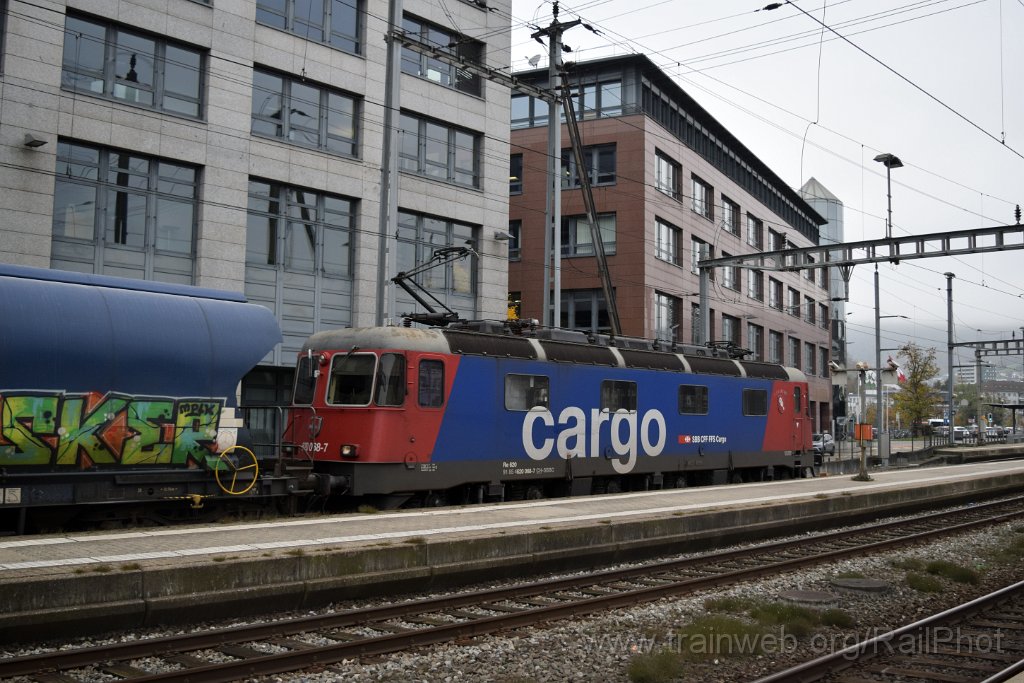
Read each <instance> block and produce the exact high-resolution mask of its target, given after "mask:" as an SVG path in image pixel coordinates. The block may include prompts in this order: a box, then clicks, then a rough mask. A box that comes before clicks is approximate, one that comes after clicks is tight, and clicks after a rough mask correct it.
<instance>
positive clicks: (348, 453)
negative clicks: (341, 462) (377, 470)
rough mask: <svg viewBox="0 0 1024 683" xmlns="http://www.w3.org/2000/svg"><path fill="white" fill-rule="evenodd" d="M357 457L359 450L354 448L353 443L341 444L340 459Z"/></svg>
mask: <svg viewBox="0 0 1024 683" xmlns="http://www.w3.org/2000/svg"><path fill="white" fill-rule="evenodd" d="M358 456H359V449H358V448H356V445H355V444H354V443H343V444H341V457H343V458H355V457H358Z"/></svg>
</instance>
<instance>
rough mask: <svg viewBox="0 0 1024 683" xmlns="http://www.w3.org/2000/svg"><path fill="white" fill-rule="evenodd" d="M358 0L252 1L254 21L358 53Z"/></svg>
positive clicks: (360, 37)
mask: <svg viewBox="0 0 1024 683" xmlns="http://www.w3.org/2000/svg"><path fill="white" fill-rule="evenodd" d="M361 14H362V2H361V1H360V0H256V22H257V23H259V24H263V25H265V26H271V27H273V28H279V29H281V30H283V31H288V32H289V33H294V34H295V35H297V36H299V37H300V38H304V39H306V40H313V41H316V42H318V43H327V44H328V45H330V46H332V47H336V48H338V49H339V50H344V51H345V52H351V53H353V54H360V53H361V52H362V31H361V29H360V20H359V18H360V15H361Z"/></svg>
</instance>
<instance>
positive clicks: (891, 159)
mask: <svg viewBox="0 0 1024 683" xmlns="http://www.w3.org/2000/svg"><path fill="white" fill-rule="evenodd" d="M875 161H877V162H879V163H881V164H883V165H884V166H885V185H886V197H887V199H888V213H887V214H886V220H885V238H886V239H891V238H892V169H894V168H902V167H903V162H902V161H900V158H899V157H897V156H896V155H894V154H889V153H888V152H886V153H884V154H879V155H878V156H876V157H875ZM878 296H879V295H878V263H875V392H876V396H875V401H876V408H875V427H876V429H878V455H879V456H880V457H883V458H885V459H888V456H889V449H888V445H889V444H888V442H886V443H885V446H886V448H885V453H883V452H882V443H883V441H885V439H884V438H883V436H882V416H881V412H882V411H881V407H882V382H881V372H882V370H881V367H882V351H881V348H882V322H881V316H880V315H879V314H878V313H879V310H878V309H879V303H878ZM904 317H905V316H904Z"/></svg>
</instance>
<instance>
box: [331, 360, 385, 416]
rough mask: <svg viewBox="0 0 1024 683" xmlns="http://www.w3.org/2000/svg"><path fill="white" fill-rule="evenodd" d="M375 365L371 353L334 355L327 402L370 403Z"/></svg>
mask: <svg viewBox="0 0 1024 683" xmlns="http://www.w3.org/2000/svg"><path fill="white" fill-rule="evenodd" d="M376 365H377V356H375V355H373V354H372V353H358V354H354V355H353V354H346V355H338V356H335V357H334V358H333V359H332V362H331V381H330V384H329V385H328V386H327V402H328V403H330V404H331V405H342V406H367V405H370V397H371V396H372V392H373V373H374V369H375V367H376Z"/></svg>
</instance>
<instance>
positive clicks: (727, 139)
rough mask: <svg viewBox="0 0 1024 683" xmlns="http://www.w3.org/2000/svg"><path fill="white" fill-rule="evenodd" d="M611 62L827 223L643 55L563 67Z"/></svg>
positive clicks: (542, 73)
mask: <svg viewBox="0 0 1024 683" xmlns="http://www.w3.org/2000/svg"><path fill="white" fill-rule="evenodd" d="M611 65H631V66H633V67H635V68H638V69H640V70H641V71H642V72H643V74H644V75H645V76H646V77H647V78H649V79H650V80H651V82H652V83H655V84H656V85H657V86H658V87H659V88H662V89H664V90H665V91H666V93H670V94H671V96H672V99H673V100H675V101H676V102H677V103H679V105H680V106H681V107H682V108H683V109H684V110H685V111H686V112H687V113H689V114H690V115H691V116H692V117H693V118H694V120H695V121H698V122H699V123H700V124H701V125H703V126H704V127H705V128H707V129H708V131H710V132H711V133H713V134H714V135H715V137H717V138H718V139H719V140H721V141H722V142H723V143H724V144H725V145H726V146H727V147H728V148H729V149H730V150H732V151H733V152H734V153H735V154H736V155H737V156H738V157H739V158H741V159H742V160H743V161H745V162H747V163H748V164H749V165H750V167H751V168H752V169H754V170H755V171H756V172H757V173H759V174H760V175H761V176H763V177H764V178H765V180H767V181H768V183H769V184H770V185H771V186H773V187H774V188H775V189H776V190H778V191H779V193H780V194H782V195H783V196H784V197H786V198H787V199H789V200H790V201H791V202H793V203H794V204H795V205H796V206H797V207H799V208H800V210H801V211H802V212H804V213H806V214H807V215H808V217H809V218H810V219H811V220H812V221H813V222H814V223H816V224H817V225H824V224H825V223H828V220H827V219H826V218H823V217H822V216H821V214H819V213H818V212H817V211H816V210H815V209H814V207H812V206H810V205H809V204H808V203H807V202H806V201H805V200H804V198H803V197H801V196H800V194H799V193H798V192H797V191H796V190H795V189H793V188H792V187H790V186H789V185H788V184H787V183H786V182H784V181H783V180H782V179H781V178H780V177H779V176H778V175H776V173H775V171H773V170H772V169H771V168H770V167H769V166H768V165H767V164H766V163H764V162H763V161H761V159H759V158H758V156H757V155H756V154H754V153H753V152H752V151H750V149H748V148H747V146H746V145H744V144H743V143H742V142H740V140H739V138H737V137H736V136H735V135H733V134H732V133H731V132H730V131H729V129H728V128H726V127H725V126H723V125H722V124H721V123H719V122H718V120H717V119H716V118H715V117H714V116H712V115H711V114H710V113H709V112H708V111H707V110H706V109H704V107H702V106H701V105H700V104H698V103H697V101H696V100H694V99H693V98H692V97H691V96H690V95H689V94H688V93H687V92H686V91H685V90H683V88H682V87H680V86H679V84H678V83H676V82H675V81H674V80H673V79H672V78H671V77H670V76H669V75H668V74H666V73H665V72H664V71H662V70H661V69H660V68H659V67H658V66H657V65H656V64H655V63H654V62H652V61H651V60H650V58H649V57H647V56H646V55H641V54H634V55H626V56H618V57H604V58H601V59H594V60H589V61H586V62H573V63H566V67H567V69H570V68H571V69H575V70H579V71H595V70H599V69H601V68H602V67H608V66H611ZM547 73H548V70H547V68H544V69H535V70H530V71H517V72H516V73H515V74H514V76H516V77H517V78H522V79H523V80H526V81H536V80H546V78H547Z"/></svg>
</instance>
